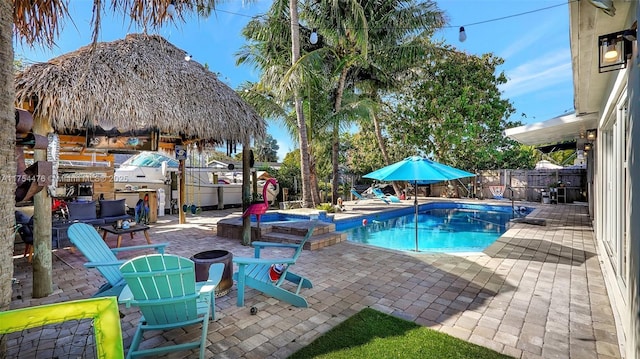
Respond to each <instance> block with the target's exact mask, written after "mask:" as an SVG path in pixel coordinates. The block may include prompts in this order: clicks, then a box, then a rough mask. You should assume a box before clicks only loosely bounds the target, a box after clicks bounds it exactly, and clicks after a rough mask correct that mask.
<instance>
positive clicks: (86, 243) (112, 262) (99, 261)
mask: <svg viewBox="0 0 640 359" xmlns="http://www.w3.org/2000/svg"><path fill="white" fill-rule="evenodd" d="M67 233H68V235H69V239H70V240H71V243H73V245H74V246H75V247H76V248H78V249H79V250H80V252H82V254H83V255H84V256H85V257H86V258H87V259H88V260H89V262H87V263H85V264H84V266H85V267H87V268H96V269H97V270H98V271H99V272H100V274H102V276H103V277H104V279H106V280H107V283H105V284H103V285H102V286H101V287H100V288H99V289H98V291H97V292H96V293H95V294H94V295H93V297H106V296H111V295H115V296H118V295H119V294H120V292H121V291H122V289H123V288H124V286H125V285H126V284H125V282H124V278H122V273H121V272H120V269H119V267H120V265H122V263H124V262H125V261H124V260H119V259H118V258H117V257H116V254H117V253H119V252H124V251H131V250H140V249H146V248H153V249H155V250H156V251H157V252H159V253H164V247H166V246H167V244H168V243H157V244H147V245H142V246H130V247H123V248H109V246H107V244H106V243H105V242H104V240H103V239H102V237H100V234H99V233H98V231H96V229H95V228H93V227H92V226H90V225H88V224H86V223H74V224H72V225H71V227H69V229H68V232H67Z"/></svg>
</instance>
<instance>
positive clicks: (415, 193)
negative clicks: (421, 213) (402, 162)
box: [413, 181, 419, 252]
mask: <svg viewBox="0 0 640 359" xmlns="http://www.w3.org/2000/svg"><path fill="white" fill-rule="evenodd" d="M413 206H414V207H415V222H416V252H419V250H418V181H414V183H413Z"/></svg>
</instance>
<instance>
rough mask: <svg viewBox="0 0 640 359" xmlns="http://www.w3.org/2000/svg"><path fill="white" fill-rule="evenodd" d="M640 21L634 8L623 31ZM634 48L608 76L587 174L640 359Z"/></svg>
mask: <svg viewBox="0 0 640 359" xmlns="http://www.w3.org/2000/svg"><path fill="white" fill-rule="evenodd" d="M621 15H622V14H621ZM637 18H640V9H638V7H637V5H636V6H635V7H634V8H633V10H632V12H631V13H630V14H629V18H628V19H627V24H626V27H625V28H630V27H631V24H632V23H633V22H634V21H635V19H637ZM634 48H635V49H634V54H633V56H632V58H631V60H630V61H629V63H628V66H627V69H626V70H619V71H616V72H613V73H610V75H609V76H611V78H610V90H609V91H608V92H607V93H606V94H605V96H606V98H605V99H603V105H602V108H601V109H600V120H599V123H598V138H597V144H596V147H595V151H594V152H595V153H593V154H591V155H590V156H589V158H588V167H589V168H590V171H589V173H588V174H587V177H588V182H589V194H590V208H591V209H592V210H593V212H592V214H593V218H594V235H595V238H596V242H597V247H598V255H599V257H600V260H601V268H602V271H603V275H604V278H605V283H606V285H607V290H608V293H609V296H610V299H611V304H612V306H613V311H614V313H615V315H616V321H617V323H618V337H619V339H620V341H621V345H622V348H621V351H622V355H623V356H624V357H625V358H640V292H639V291H640V162H639V160H640V157H639V156H640V122H638V123H637V124H635V125H634V122H635V121H636V120H638V121H640V67H638V66H639V61H638V59H639V58H638V54H637V45H635V44H634ZM601 75H602V76H606V75H605V74H601ZM591 179H593V181H592V182H591ZM596 329H597V328H596Z"/></svg>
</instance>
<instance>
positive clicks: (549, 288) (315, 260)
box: [12, 205, 620, 359]
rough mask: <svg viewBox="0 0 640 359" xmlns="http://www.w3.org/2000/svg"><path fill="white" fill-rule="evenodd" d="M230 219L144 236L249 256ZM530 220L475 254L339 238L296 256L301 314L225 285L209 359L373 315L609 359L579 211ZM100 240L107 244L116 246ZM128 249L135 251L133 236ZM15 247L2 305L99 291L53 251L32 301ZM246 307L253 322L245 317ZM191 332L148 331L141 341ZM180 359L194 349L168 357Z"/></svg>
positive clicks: (608, 337) (607, 316)
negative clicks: (49, 288) (221, 227)
mask: <svg viewBox="0 0 640 359" xmlns="http://www.w3.org/2000/svg"><path fill="white" fill-rule="evenodd" d="M359 210H362V207H360V208H359ZM345 213H347V212H345ZM239 214H240V213H239V212H238V211H237V210H236V211H231V210H225V211H211V212H204V213H203V214H202V216H200V217H192V216H189V217H188V221H189V224H185V225H179V224H177V221H176V220H175V217H172V216H165V217H160V221H159V223H157V224H155V225H153V226H152V228H151V230H150V233H151V238H152V240H153V241H154V242H170V243H171V244H170V246H169V247H168V252H169V253H174V254H179V255H183V256H187V257H190V256H191V255H193V254H194V253H197V252H201V251H205V250H210V249H225V250H228V251H230V252H232V253H233V255H234V256H251V255H252V253H253V252H252V249H251V248H249V247H244V246H242V245H240V244H239V243H238V242H237V241H235V240H229V239H225V238H220V237H216V236H215V222H216V221H217V220H218V219H220V218H223V217H224V216H227V215H239ZM530 216H532V217H535V218H544V219H546V220H547V226H537V225H531V224H524V223H519V224H515V225H514V226H513V227H512V228H511V229H510V230H509V231H507V233H506V234H505V235H504V236H503V237H501V238H500V239H499V240H498V241H497V242H496V243H495V244H494V245H492V246H491V247H489V248H488V249H487V250H486V251H485V253H472V254H466V255H447V254H428V253H407V252H397V251H392V250H385V249H379V248H374V247H370V246H366V245H359V244H353V243H348V242H346V243H339V244H336V245H333V246H329V247H326V248H323V249H320V250H317V251H304V252H303V253H302V255H301V257H300V259H299V261H298V264H296V267H295V271H296V272H299V273H301V274H303V275H306V276H308V277H309V278H311V279H312V281H313V284H314V287H313V288H312V289H308V290H306V291H303V294H304V295H305V297H306V298H307V300H308V301H309V303H310V306H311V307H310V308H307V309H300V308H295V307H292V306H290V305H288V304H286V303H283V302H280V301H278V300H275V299H273V298H270V297H266V296H264V295H262V294H261V293H258V292H256V291H254V290H249V291H248V292H247V293H246V307H241V308H239V307H236V289H235V285H234V287H233V288H232V290H231V291H230V293H229V294H228V295H226V296H224V297H221V298H218V299H217V301H216V304H217V308H216V314H217V315H218V320H217V321H216V322H213V323H211V324H210V325H209V334H208V340H209V345H208V348H207V353H208V357H212V358H213V357H215V358H286V357H287V356H288V355H290V354H291V353H293V352H295V351H296V350H298V349H300V348H302V347H304V346H306V345H308V344H309V343H310V342H311V341H313V340H314V339H315V338H317V337H318V336H320V335H321V334H322V333H324V332H326V331H328V330H329V329H331V328H332V327H334V326H335V325H337V324H338V323H340V322H342V321H343V320H345V319H346V318H348V317H349V316H351V315H353V314H354V313H356V312H358V311H359V310H361V309H362V308H364V307H372V308H375V309H378V310H380V311H383V312H387V313H391V314H393V315H396V316H399V317H402V318H405V319H408V320H412V321H415V322H416V323H418V324H421V325H424V326H428V327H430V328H433V329H436V330H439V331H442V332H445V333H449V334H451V335H453V336H456V337H458V338H461V339H464V340H468V341H470V342H473V343H477V344H480V345H483V346H486V347H489V348H492V349H495V350H497V351H499V352H501V353H504V354H508V355H511V356H513V357H516V358H580V359H585V358H599V359H606V358H620V354H619V350H618V341H617V337H616V327H615V322H614V319H613V313H612V310H611V306H610V303H609V299H608V296H607V292H606V289H605V285H604V282H603V278H602V274H601V271H600V265H599V261H598V257H597V254H596V249H595V244H594V239H593V230H592V228H591V225H590V220H589V216H588V214H587V208H586V207H583V206H575V205H545V206H539V208H538V209H536V210H535V211H534V212H533V213H532V214H531V215H530ZM108 240H110V245H112V246H115V243H111V242H114V241H115V239H108ZM129 242H130V243H131V245H133V244H144V243H145V240H144V236H142V235H139V236H136V237H135V238H134V239H133V240H132V241H129ZM129 242H128V243H129ZM22 249H23V248H22V247H21V246H20V245H16V255H17V257H16V259H15V276H16V277H17V278H18V279H19V280H20V284H17V285H14V293H13V302H12V308H19V307H25V306H32V305H38V304H43V303H51V302H59V301H66V300H71V299H80V298H87V297H89V296H91V295H92V294H93V293H94V292H95V291H96V289H97V287H99V286H100V284H102V283H103V280H102V278H101V277H100V276H99V275H98V274H97V273H96V272H95V271H93V270H87V269H85V268H84V267H83V266H82V264H83V263H84V262H85V259H84V257H83V256H82V255H81V254H80V253H77V252H76V253H72V252H71V251H69V250H68V249H64V250H59V251H56V252H55V256H54V263H53V268H54V274H53V280H54V288H55V289H56V290H55V292H54V294H52V295H50V296H49V297H47V298H41V299H32V298H31V280H30V278H31V266H30V264H29V263H27V261H26V260H25V259H23V258H21V256H19V254H21V253H22ZM137 254H141V253H140V252H138V253H136V254H129V255H127V256H126V258H131V257H133V256H134V255H137ZM252 306H255V307H256V308H258V313H257V315H251V314H250V310H249V308H250V307H252ZM121 310H122V312H123V313H125V314H126V316H125V317H124V318H123V319H122V322H121V323H122V331H123V337H124V346H125V348H128V346H129V344H130V342H131V336H132V335H133V332H134V331H135V326H136V324H137V321H138V318H139V314H138V311H137V309H135V308H131V309H126V308H123V307H121ZM197 332H198V330H197V328H196V329H191V330H190V331H189V332H186V333H183V332H176V331H171V332H166V333H160V332H158V333H156V334H155V335H156V338H154V339H155V340H151V341H150V343H152V344H153V343H155V344H158V343H162V342H164V341H166V340H171V339H172V338H177V337H183V336H184V337H190V336H195V335H198V334H197ZM179 357H197V353H189V352H185V353H177V354H172V355H171V358H179Z"/></svg>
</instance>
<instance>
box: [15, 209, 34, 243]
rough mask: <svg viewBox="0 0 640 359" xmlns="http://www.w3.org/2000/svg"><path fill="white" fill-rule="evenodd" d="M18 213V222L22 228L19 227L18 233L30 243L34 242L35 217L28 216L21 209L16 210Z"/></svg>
mask: <svg viewBox="0 0 640 359" xmlns="http://www.w3.org/2000/svg"><path fill="white" fill-rule="evenodd" d="M15 215H16V224H20V225H21V226H20V228H19V229H18V233H20V238H22V241H24V242H25V243H28V244H32V243H33V217H29V216H27V215H26V214H25V213H23V212H21V211H15Z"/></svg>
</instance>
